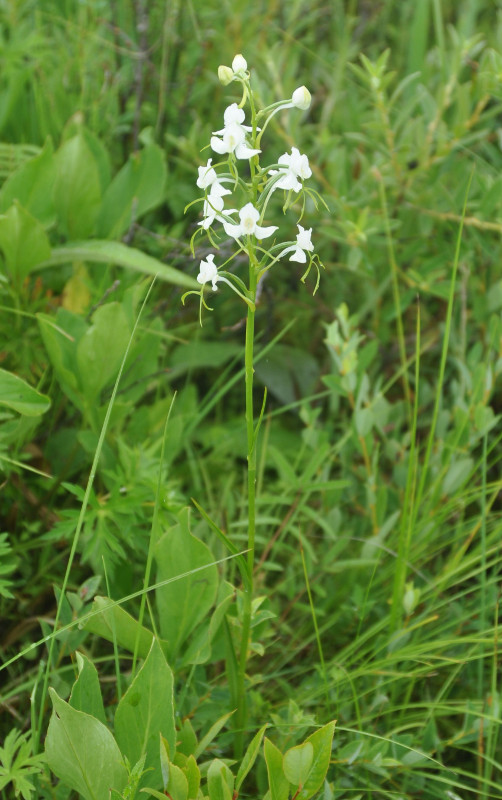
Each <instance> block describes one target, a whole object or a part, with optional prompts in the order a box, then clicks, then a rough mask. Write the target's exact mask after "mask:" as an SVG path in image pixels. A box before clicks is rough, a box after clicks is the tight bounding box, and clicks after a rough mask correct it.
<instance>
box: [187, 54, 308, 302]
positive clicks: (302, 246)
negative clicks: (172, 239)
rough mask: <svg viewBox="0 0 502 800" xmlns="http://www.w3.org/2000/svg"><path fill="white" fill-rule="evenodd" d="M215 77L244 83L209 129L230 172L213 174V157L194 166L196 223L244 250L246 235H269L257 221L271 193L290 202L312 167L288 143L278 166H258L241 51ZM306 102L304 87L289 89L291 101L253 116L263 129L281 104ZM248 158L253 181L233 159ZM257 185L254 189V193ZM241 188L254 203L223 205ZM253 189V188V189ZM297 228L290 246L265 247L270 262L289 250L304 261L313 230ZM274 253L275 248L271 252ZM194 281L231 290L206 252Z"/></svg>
mask: <svg viewBox="0 0 502 800" xmlns="http://www.w3.org/2000/svg"><path fill="white" fill-rule="evenodd" d="M218 77H219V79H220V81H221V82H222V83H223V84H224V85H227V84H229V83H231V82H232V81H234V80H236V81H240V82H241V83H242V85H243V87H244V95H243V99H242V102H241V103H240V104H239V105H238V104H237V103H232V104H231V105H230V106H228V108H226V109H225V113H224V115H223V123H224V124H223V128H221V129H220V130H217V131H213V135H212V136H211V142H210V146H211V149H212V150H213V151H214V152H215V153H217V154H218V155H221V156H227V158H228V169H229V171H228V172H226V173H224V174H222V175H221V176H220V175H218V173H217V172H216V169H215V168H214V167H213V163H212V162H213V159H212V158H209V159H208V161H207V163H206V165H205V166H203V167H199V176H198V179H197V186H198V187H199V189H203V190H204V193H205V198H204V205H203V211H202V217H203V218H202V220H201V221H200V222H199V223H198V224H199V226H200V227H201V228H202V229H203V230H206V231H209V229H210V228H212V226H213V225H214V224H215V223H220V224H221V225H222V227H223V229H224V231H225V233H226V235H227V236H230V237H231V238H233V239H235V240H236V241H237V242H238V244H239V245H240V247H241V249H242V250H247V247H248V245H249V239H247V238H246V237H250V236H254V237H255V238H256V239H257V240H259V241H261V240H263V239H268V238H269V237H271V236H272V235H273V234H274V233H275V231H277V230H278V227H277V226H276V225H269V226H266V225H263V224H262V223H263V216H264V214H265V210H266V206H267V204H268V201H269V199H270V197H271V195H272V193H273V192H275V191H276V190H278V189H282V190H283V191H285V192H287V193H289V195H288V201H287V203H286V206H289V196H290V195H291V193H292V192H294V193H295V194H298V193H300V192H302V191H303V181H305V180H307V179H308V178H310V176H311V175H312V170H311V169H310V166H309V160H308V158H307V156H306V155H305V154H302V153H300V151H299V150H298V149H297V148H296V147H292V148H291V152H290V153H284V154H283V155H281V156H280V157H279V159H278V161H277V164H274V165H273V167H274V168H273V169H267V168H266V169H261V168H260V166H259V163H258V159H255V156H258V155H259V154H260V153H261V152H262V151H261V149H260V148H259V146H257V145H259V143H260V140H261V133H262V132H263V131H261V130H260V128H259V127H257V125H256V117H255V116H253V119H252V123H253V125H254V130H253V127H252V126H250V125H246V124H244V123H245V112H244V109H243V108H242V106H243V105H244V102H245V100H246V98H247V97H248V96H249V93H250V89H249V73H248V70H247V62H246V59H245V58H244V57H243V56H242V55H240V54H238V55H236V56H235V58H234V59H233V61H232V66H231V67H226V66H220V68H219V70H218ZM310 103H311V95H310V92H309V91H308V89H307V88H306V87H305V86H300V87H298V89H295V91H294V92H293V94H292V96H291V99H290V100H287V101H282V102H279V103H275V104H273V105H272V106H270V107H269V108H268V109H265V110H264V111H263V112H260V114H258V116H265V117H266V120H265V123H264V126H263V130H264V129H265V128H266V126H267V124H268V122H269V121H270V118H271V117H272V116H273V115H274V114H275V113H276V112H277V111H279V110H282V109H285V108H298V109H301V110H304V111H305V110H306V109H308V108H309V106H310ZM253 113H254V112H253ZM251 159H254V161H251V174H252V178H253V176H254V183H252V184H249V183H248V184H246V183H244V182H243V181H242V180H241V179H240V178H239V176H238V172H237V165H236V161H237V160H251ZM218 166H219V165H217V167H218ZM257 176H258V177H257ZM230 184H231V185H232V190H231V189H230V188H228V186H229V185H230ZM258 184H259V190H258V191H256V186H257V185H258ZM243 186H244V188H246V189H247V194H248V198H250V197H253V198H254V200H253V202H251V200H249V201H248V202H247V203H245V204H244V205H243V206H242V207H241V208H240V209H236V208H225V199H224V198H225V197H226V196H227V195H231V194H232V191H233V190H235V189H236V188H237V187H243ZM253 188H254V189H255V190H254V191H253ZM233 215H237V217H236V218H234V216H233ZM297 227H298V234H297V236H296V242H295V243H294V244H289V243H287V244H288V246H287V247H285V248H283V249H282V250H281V248H280V245H274V247H273V251H274V252H271V251H269V254H270V255H271V256H272V263H273V262H275V261H278V260H279V259H280V258H282V257H283V256H285V255H287V254H289V260H290V261H298V262H300V263H305V262H306V261H307V254H309V253H311V252H312V251H313V249H314V246H313V244H312V241H311V234H312V228H309V229H308V230H307V229H305V228H303V227H302V226H301V225H299V224H298V226H297ZM277 251H280V252H278V254H275V253H276V252H277ZM263 252H265V251H263ZM309 259H310V260H311V259H312V256H310V255H309ZM197 281H198V282H199V283H200V284H201V285H204V284H206V283H210V284H211V286H212V289H213V291H216V289H217V283H218V282H220V281H224V282H225V283H227V284H229V285H230V286H232V288H234V290H235V287H234V286H233V285H232V283H231V282H230V281H229V280H228V279H227V278H226V277H224V276H223V275H221V274H219V273H218V267H217V266H216V264H215V263H214V255H212V254H211V255H209V256H207V259H206V260H203V261H201V262H200V268H199V274H198V276H197ZM239 294H240V292H239Z"/></svg>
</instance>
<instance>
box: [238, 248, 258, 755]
mask: <svg viewBox="0 0 502 800" xmlns="http://www.w3.org/2000/svg"><path fill="white" fill-rule="evenodd" d="M249 290H250V296H251V299H252V300H253V302H254V300H255V296H256V268H255V257H254V252H253V250H252V249H250V251H249ZM254 317H255V312H254V310H253V309H252V308H250V307H249V306H248V314H247V320H246V349H245V373H246V431H247V473H248V554H247V565H248V573H249V585H248V587H247V588H246V587H244V590H243V610H242V636H241V646H240V653H239V658H238V662H239V673H238V680H237V700H238V704H237V714H236V720H235V724H236V736H235V742H234V749H235V756H236V758H241V757H242V753H243V749H244V729H245V726H246V722H247V701H246V687H245V680H246V665H247V658H248V648H249V636H250V631H251V611H252V602H253V570H254V545H255V503H256V447H255V432H254V409H253V379H254V366H253V359H254Z"/></svg>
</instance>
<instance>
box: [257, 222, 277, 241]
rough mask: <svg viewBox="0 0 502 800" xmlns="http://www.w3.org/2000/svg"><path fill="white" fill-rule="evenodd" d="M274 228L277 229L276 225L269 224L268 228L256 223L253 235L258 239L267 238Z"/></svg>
mask: <svg viewBox="0 0 502 800" xmlns="http://www.w3.org/2000/svg"><path fill="white" fill-rule="evenodd" d="M276 230H278V228H277V225H269V227H268V228H262V227H261V226H260V225H257V226H256V228H255V236H256V237H257V238H258V239H268V237H269V236H272V234H273V232H274V231H276Z"/></svg>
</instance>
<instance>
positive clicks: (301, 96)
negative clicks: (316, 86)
mask: <svg viewBox="0 0 502 800" xmlns="http://www.w3.org/2000/svg"><path fill="white" fill-rule="evenodd" d="M291 102H292V103H293V105H294V106H295V108H299V109H301V110H302V111H306V110H307V108H309V106H310V103H311V102H312V95H311V94H310V92H309V90H308V89H307V87H306V86H299V87H298V89H295V91H294V92H293V95H292V97H291Z"/></svg>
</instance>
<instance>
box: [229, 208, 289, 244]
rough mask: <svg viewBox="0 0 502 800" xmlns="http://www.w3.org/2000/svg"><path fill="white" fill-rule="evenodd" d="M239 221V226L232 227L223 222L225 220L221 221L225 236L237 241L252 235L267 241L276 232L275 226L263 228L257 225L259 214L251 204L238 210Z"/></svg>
mask: <svg viewBox="0 0 502 800" xmlns="http://www.w3.org/2000/svg"><path fill="white" fill-rule="evenodd" d="M227 213H230V212H227ZM239 219H240V223H239V225H232V224H231V223H230V222H225V220H223V227H224V228H225V233H226V234H227V236H232V238H234V239H238V238H239V236H250V235H254V236H256V237H257V238H258V239H267V238H268V237H269V236H272V234H273V232H274V231H276V230H277V225H269V226H268V227H266V228H263V227H262V226H261V225H258V224H257V223H258V220H259V219H260V212H259V211H258V210H257V209H256V208H255V207H254V205H253V204H252V203H247V204H246V205H245V206H243V207H242V208H241V209H240V211H239Z"/></svg>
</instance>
